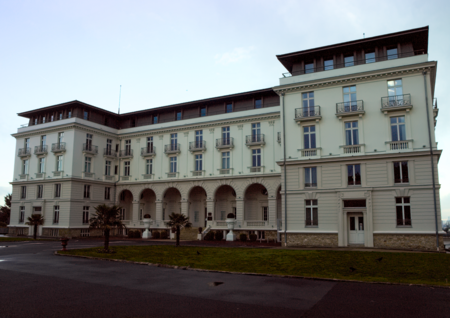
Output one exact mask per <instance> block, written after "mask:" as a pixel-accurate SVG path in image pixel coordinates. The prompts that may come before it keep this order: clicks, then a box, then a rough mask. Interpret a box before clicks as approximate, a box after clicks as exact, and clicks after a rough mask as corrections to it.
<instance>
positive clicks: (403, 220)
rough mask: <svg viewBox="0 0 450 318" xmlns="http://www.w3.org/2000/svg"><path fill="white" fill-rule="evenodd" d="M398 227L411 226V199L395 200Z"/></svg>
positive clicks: (401, 198)
mask: <svg viewBox="0 0 450 318" xmlns="http://www.w3.org/2000/svg"><path fill="white" fill-rule="evenodd" d="M395 208H396V212H397V225H398V226H402V225H406V226H411V205H410V200H409V197H400V198H395Z"/></svg>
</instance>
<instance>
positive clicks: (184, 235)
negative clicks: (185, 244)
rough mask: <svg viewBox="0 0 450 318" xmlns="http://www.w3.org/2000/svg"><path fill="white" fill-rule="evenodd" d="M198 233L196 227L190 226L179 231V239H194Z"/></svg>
mask: <svg viewBox="0 0 450 318" xmlns="http://www.w3.org/2000/svg"><path fill="white" fill-rule="evenodd" d="M197 234H198V227H191V228H190V229H184V228H183V229H182V230H181V232H180V240H184V241H196V240H197Z"/></svg>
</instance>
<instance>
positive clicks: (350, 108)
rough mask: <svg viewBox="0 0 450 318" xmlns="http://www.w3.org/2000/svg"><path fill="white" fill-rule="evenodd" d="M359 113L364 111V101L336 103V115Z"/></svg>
mask: <svg viewBox="0 0 450 318" xmlns="http://www.w3.org/2000/svg"><path fill="white" fill-rule="evenodd" d="M361 111H364V101H362V100H355V101H351V102H343V103H336V114H346V113H353V112H361Z"/></svg>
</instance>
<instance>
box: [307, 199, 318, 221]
mask: <svg viewBox="0 0 450 318" xmlns="http://www.w3.org/2000/svg"><path fill="white" fill-rule="evenodd" d="M305 203H306V221H305V225H306V226H318V225H319V222H318V206H317V200H306V201H305Z"/></svg>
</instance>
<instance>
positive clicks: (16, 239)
mask: <svg viewBox="0 0 450 318" xmlns="http://www.w3.org/2000/svg"><path fill="white" fill-rule="evenodd" d="M21 241H34V239H32V238H29V237H0V243H1V242H21ZM36 241H55V240H51V239H37V240H36Z"/></svg>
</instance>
